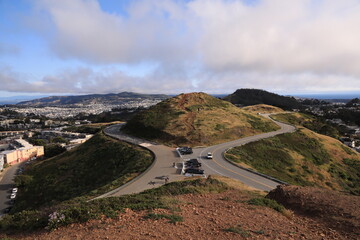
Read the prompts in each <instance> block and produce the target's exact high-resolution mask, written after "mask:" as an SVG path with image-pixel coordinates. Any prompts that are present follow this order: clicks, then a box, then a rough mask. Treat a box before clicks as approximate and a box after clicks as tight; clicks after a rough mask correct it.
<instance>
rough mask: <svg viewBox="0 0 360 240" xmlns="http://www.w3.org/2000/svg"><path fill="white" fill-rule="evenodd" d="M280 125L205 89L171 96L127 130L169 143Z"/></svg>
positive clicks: (200, 141) (206, 141)
mask: <svg viewBox="0 0 360 240" xmlns="http://www.w3.org/2000/svg"><path fill="white" fill-rule="evenodd" d="M276 129H278V126H277V125H276V124H274V123H273V122H272V121H270V120H268V119H266V118H263V117H261V116H258V115H256V114H253V113H252V112H249V111H244V110H242V109H239V108H238V107H236V106H234V105H233V104H231V103H229V102H226V101H223V100H220V99H217V98H214V97H212V96H210V95H208V94H205V93H188V94H181V95H178V96H176V97H173V98H170V99H167V100H165V101H163V102H161V103H159V104H157V105H155V106H152V107H151V108H149V109H148V110H146V111H144V112H141V113H140V114H138V115H136V116H135V117H134V118H133V119H131V120H130V121H129V122H128V123H127V125H126V126H125V127H124V130H125V131H127V132H128V133H130V134H133V135H136V136H139V137H142V138H147V139H151V140H155V141H158V142H161V143H164V144H167V145H182V144H187V145H192V146H199V145H212V144H216V143H221V142H227V141H231V140H235V139H238V138H241V137H245V136H250V135H254V134H258V133H263V132H269V131H273V130H276Z"/></svg>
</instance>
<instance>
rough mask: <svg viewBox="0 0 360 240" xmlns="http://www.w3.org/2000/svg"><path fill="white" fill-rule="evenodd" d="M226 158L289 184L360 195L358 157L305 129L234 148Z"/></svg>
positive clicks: (330, 139) (328, 138)
mask: <svg viewBox="0 0 360 240" xmlns="http://www.w3.org/2000/svg"><path fill="white" fill-rule="evenodd" d="M226 156H227V158H228V159H230V160H232V161H234V162H236V163H238V164H240V165H241V164H244V163H245V164H246V165H248V166H251V167H252V168H254V169H256V170H258V171H260V172H262V173H265V174H268V175H270V176H273V177H275V178H278V179H280V180H283V181H286V182H289V183H291V184H296V185H302V186H319V187H323V188H330V189H334V190H341V191H347V192H351V193H353V194H356V195H360V154H358V153H356V152H355V151H353V150H351V149H350V148H348V147H346V146H344V145H343V144H341V143H340V142H339V141H337V140H336V139H334V138H331V137H328V136H324V135H321V134H317V133H315V132H312V131H310V130H308V129H306V128H301V129H299V130H298V131H296V132H295V133H287V134H283V135H279V136H275V137H272V138H268V139H264V140H261V141H258V142H253V143H249V144H246V145H243V146H240V147H236V148H233V149H231V150H229V151H228V152H227V154H226Z"/></svg>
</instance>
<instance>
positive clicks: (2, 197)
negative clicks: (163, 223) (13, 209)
mask: <svg viewBox="0 0 360 240" xmlns="http://www.w3.org/2000/svg"><path fill="white" fill-rule="evenodd" d="M21 164H22V163H18V164H16V165H13V166H11V167H9V168H7V169H5V171H4V172H3V173H1V176H0V178H1V180H0V216H1V215H2V213H3V211H4V209H5V208H7V207H9V206H10V205H9V201H10V194H11V189H12V188H13V187H14V186H15V184H14V177H15V173H16V170H17V169H18V168H19V167H20V166H21Z"/></svg>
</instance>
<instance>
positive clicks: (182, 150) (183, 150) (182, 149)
mask: <svg viewBox="0 0 360 240" xmlns="http://www.w3.org/2000/svg"><path fill="white" fill-rule="evenodd" d="M178 150H179V152H180V154H182V155H185V154H192V153H193V150H192V148H191V147H179V148H178Z"/></svg>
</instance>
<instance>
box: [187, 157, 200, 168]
mask: <svg viewBox="0 0 360 240" xmlns="http://www.w3.org/2000/svg"><path fill="white" fill-rule="evenodd" d="M185 166H186V167H189V168H193V167H201V163H200V162H199V161H198V160H197V159H195V158H194V159H190V160H188V161H186V162H185Z"/></svg>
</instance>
